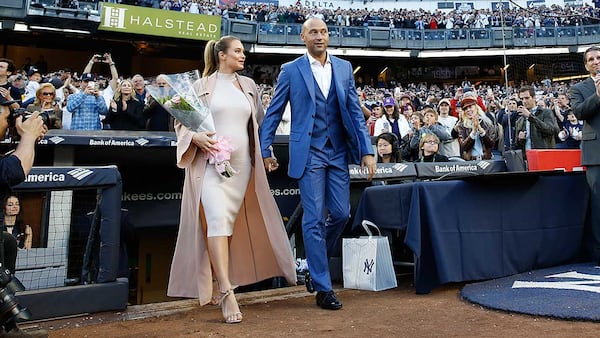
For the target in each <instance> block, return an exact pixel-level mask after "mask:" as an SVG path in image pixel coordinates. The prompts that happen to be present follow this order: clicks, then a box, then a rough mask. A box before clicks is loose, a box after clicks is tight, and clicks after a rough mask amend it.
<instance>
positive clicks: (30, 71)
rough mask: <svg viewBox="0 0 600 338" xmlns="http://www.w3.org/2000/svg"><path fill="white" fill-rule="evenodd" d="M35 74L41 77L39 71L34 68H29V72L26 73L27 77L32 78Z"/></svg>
mask: <svg viewBox="0 0 600 338" xmlns="http://www.w3.org/2000/svg"><path fill="white" fill-rule="evenodd" d="M35 73H38V74H40V75H42V74H41V73H40V71H39V69H37V68H35V67H31V68H29V71H28V72H27V76H32V75H33V74H35Z"/></svg>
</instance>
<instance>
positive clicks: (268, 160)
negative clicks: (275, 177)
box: [263, 157, 279, 173]
mask: <svg viewBox="0 0 600 338" xmlns="http://www.w3.org/2000/svg"><path fill="white" fill-rule="evenodd" d="M263 163H264V164H265V170H266V171H267V172H268V173H270V172H271V171H274V170H277V168H279V163H277V159H276V158H275V157H265V158H263Z"/></svg>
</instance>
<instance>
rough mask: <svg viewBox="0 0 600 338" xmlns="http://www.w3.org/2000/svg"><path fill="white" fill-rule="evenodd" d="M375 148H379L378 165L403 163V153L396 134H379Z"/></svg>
mask: <svg viewBox="0 0 600 338" xmlns="http://www.w3.org/2000/svg"><path fill="white" fill-rule="evenodd" d="M375 146H376V147H377V163H398V162H402V152H401V150H400V144H399V141H398V136H396V134H394V133H382V134H379V136H377V139H376V140H375Z"/></svg>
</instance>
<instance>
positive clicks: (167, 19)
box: [98, 3, 221, 40]
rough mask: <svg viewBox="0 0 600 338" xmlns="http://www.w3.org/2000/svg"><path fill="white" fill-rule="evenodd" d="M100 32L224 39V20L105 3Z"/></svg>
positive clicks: (207, 16)
mask: <svg viewBox="0 0 600 338" xmlns="http://www.w3.org/2000/svg"><path fill="white" fill-rule="evenodd" d="M98 29H100V30H106V31H113V32H123V33H136V34H145V35H156V36H166V37H171V38H183V39H194V40H215V39H219V38H220V37H221V17H220V16H213V15H203V14H190V13H180V12H173V11H163V10H160V9H152V8H144V7H137V6H127V5H117V4H109V3H104V4H103V5H102V16H101V19H100V26H99V27H98Z"/></svg>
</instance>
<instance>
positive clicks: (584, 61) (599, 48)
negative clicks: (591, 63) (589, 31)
mask: <svg viewBox="0 0 600 338" xmlns="http://www.w3.org/2000/svg"><path fill="white" fill-rule="evenodd" d="M593 51H596V52H600V46H592V47H590V48H588V49H586V50H585V52H583V63H587V55H588V53H589V52H593Z"/></svg>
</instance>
